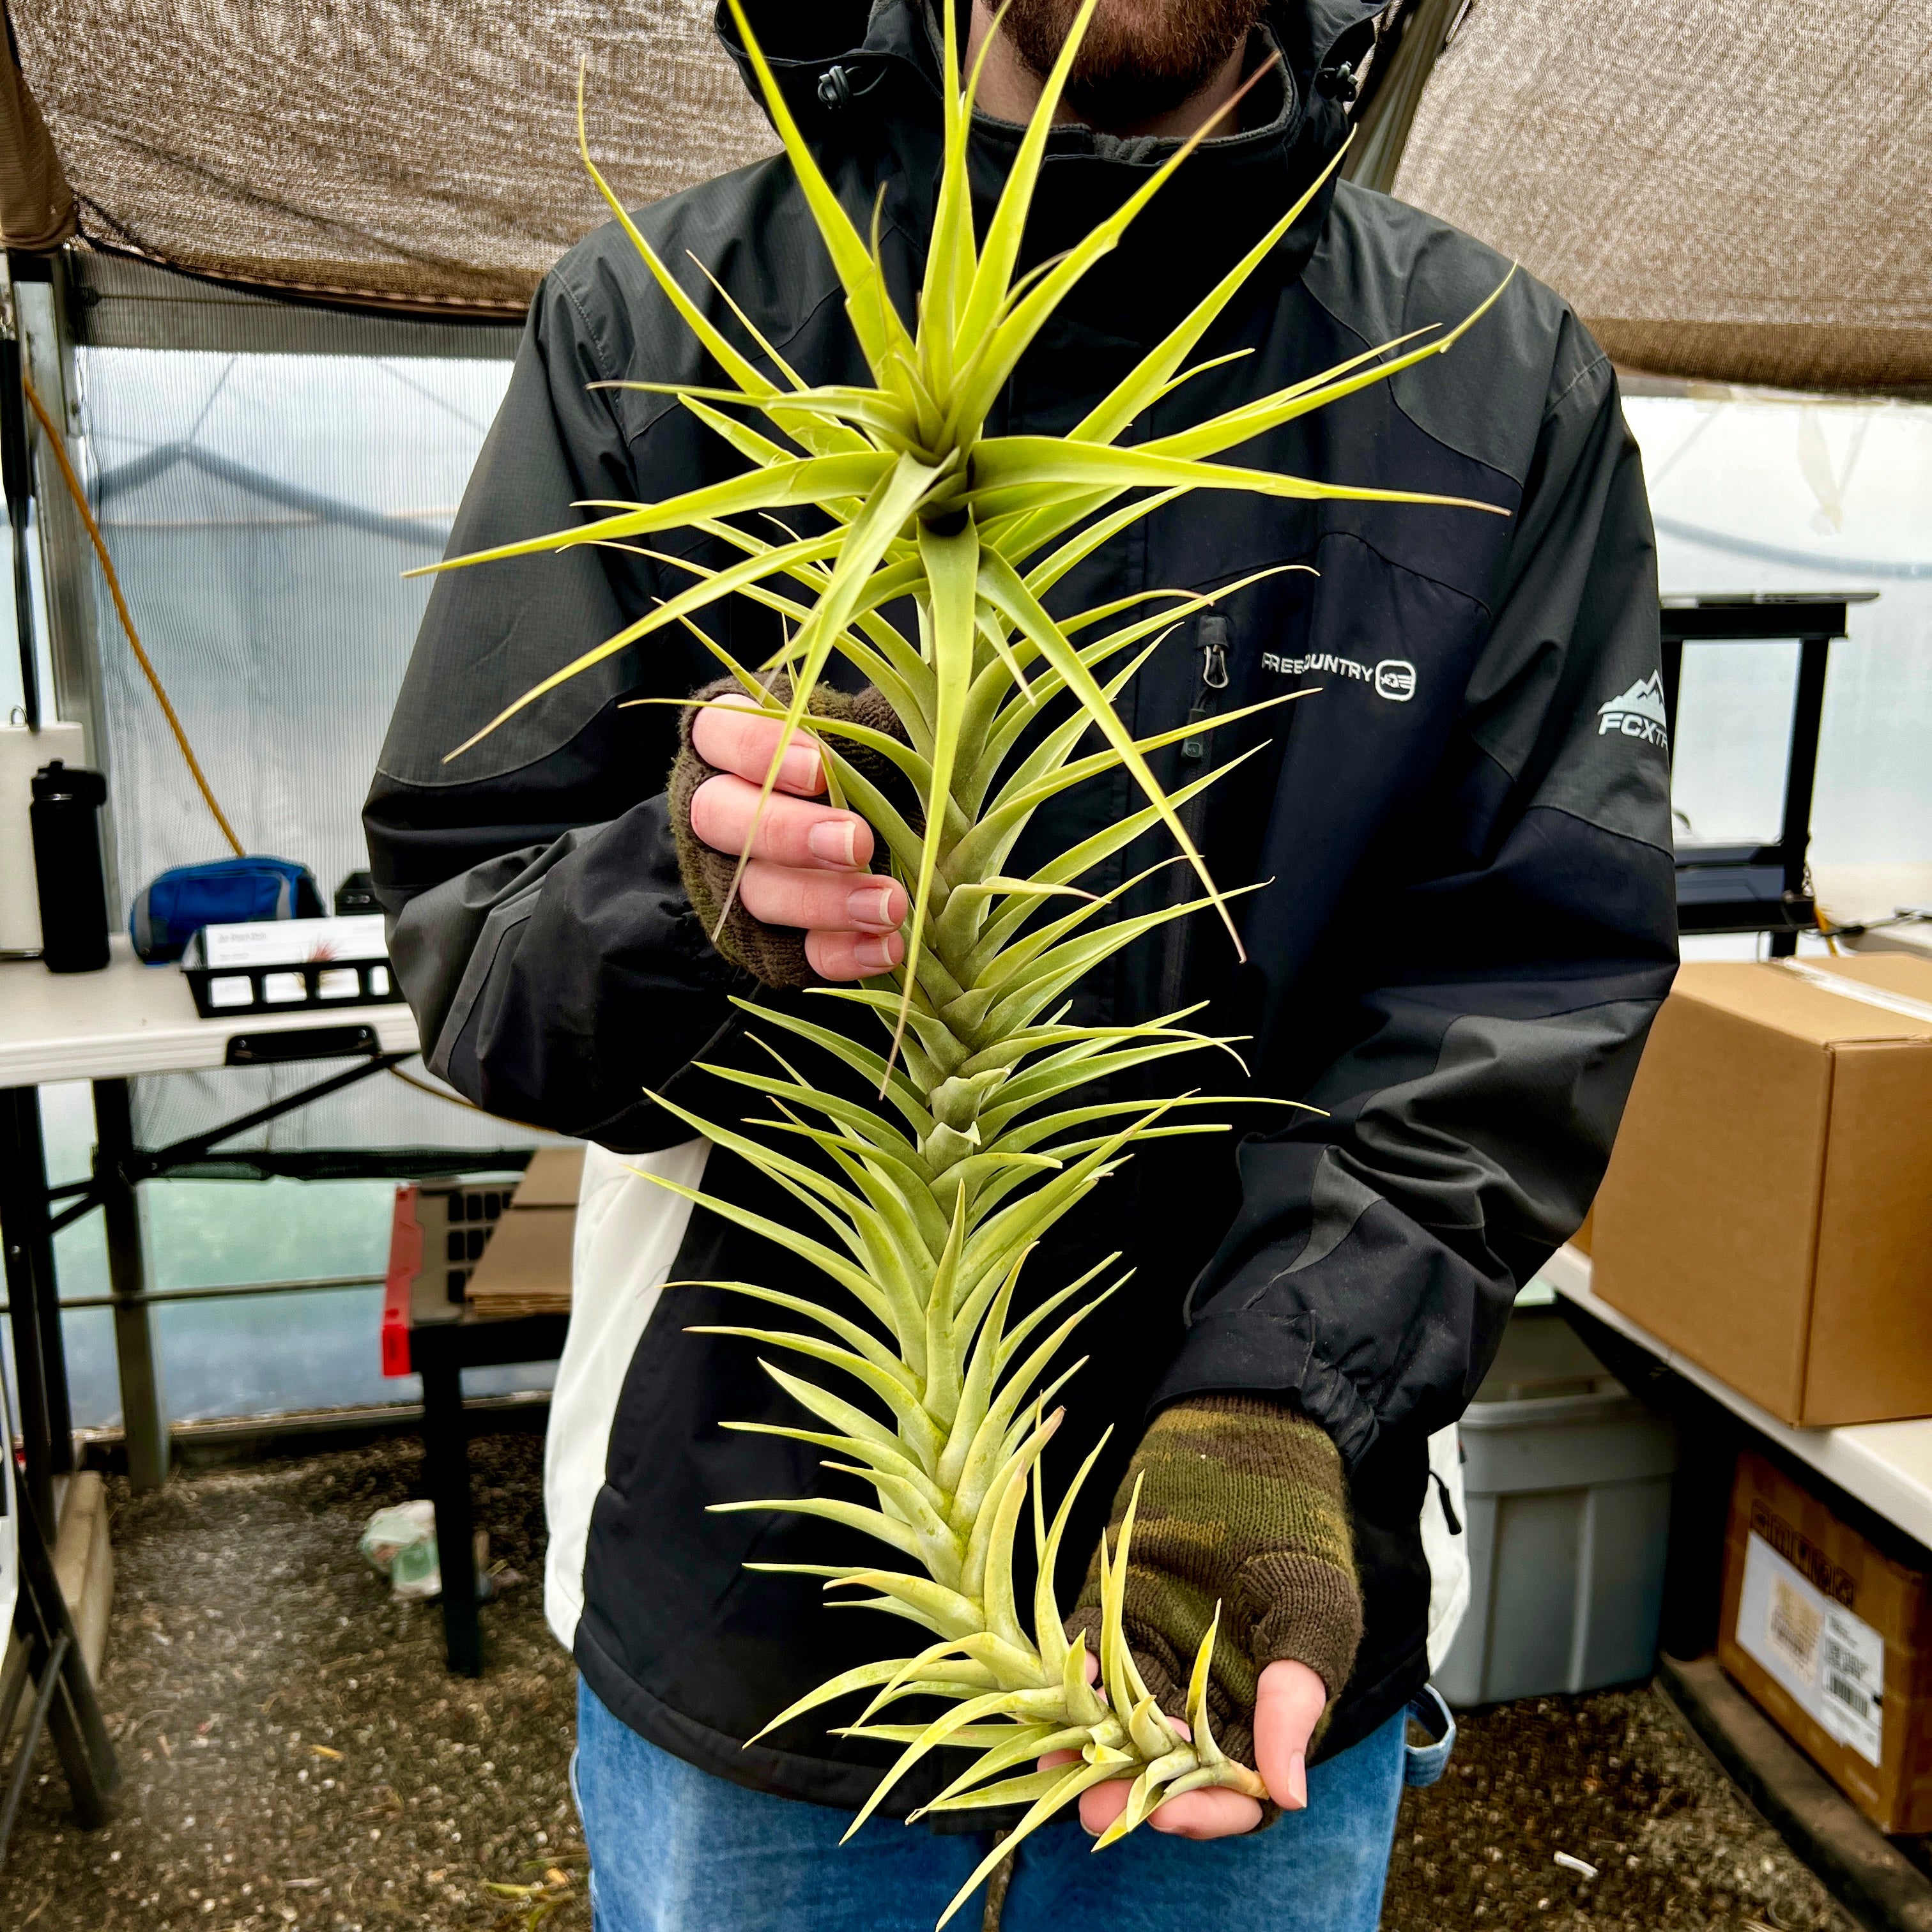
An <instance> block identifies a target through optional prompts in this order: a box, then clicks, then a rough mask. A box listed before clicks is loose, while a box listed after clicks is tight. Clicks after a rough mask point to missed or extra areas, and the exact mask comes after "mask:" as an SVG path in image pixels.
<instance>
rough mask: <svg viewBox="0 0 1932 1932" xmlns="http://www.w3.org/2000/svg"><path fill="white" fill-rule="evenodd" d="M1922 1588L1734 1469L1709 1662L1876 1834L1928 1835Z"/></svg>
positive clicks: (1921, 1579) (1927, 1634)
mask: <svg viewBox="0 0 1932 1932" xmlns="http://www.w3.org/2000/svg"><path fill="white" fill-rule="evenodd" d="M1927 1581H1928V1580H1927V1577H1926V1575H1925V1574H1924V1572H1923V1571H1918V1570H1912V1569H1908V1568H1906V1567H1905V1566H1904V1565H1902V1564H1900V1563H1896V1562H1893V1561H1892V1560H1891V1559H1890V1558H1889V1557H1888V1556H1885V1555H1883V1554H1882V1553H1881V1552H1880V1551H1879V1550H1877V1549H1876V1548H1875V1547H1873V1545H1872V1544H1870V1543H1868V1542H1867V1541H1866V1540H1865V1539H1864V1538H1863V1537H1862V1536H1861V1535H1859V1534H1858V1532H1857V1531H1855V1530H1854V1529H1851V1528H1850V1527H1849V1526H1848V1525H1846V1524H1845V1523H1841V1521H1840V1520H1838V1517H1836V1516H1835V1515H1834V1514H1832V1511H1830V1510H1829V1509H1828V1508H1826V1506H1825V1505H1824V1504H1823V1503H1822V1502H1820V1501H1819V1500H1818V1499H1817V1497H1816V1496H1813V1495H1812V1494H1811V1492H1810V1491H1809V1490H1806V1489H1805V1488H1803V1487H1801V1486H1800V1485H1799V1484H1797V1483H1796V1482H1793V1481H1792V1480H1791V1479H1790V1478H1789V1477H1787V1476H1785V1475H1781V1474H1780V1473H1779V1472H1778V1470H1776V1469H1774V1468H1773V1467H1772V1465H1771V1464H1770V1463H1768V1462H1766V1460H1764V1459H1763V1457H1760V1456H1756V1455H1752V1454H1745V1455H1744V1456H1742V1457H1739V1460H1738V1478H1737V1483H1736V1487H1734V1488H1733V1490H1732V1492H1731V1516H1730V1530H1729V1532H1728V1533H1727V1535H1726V1537H1725V1539H1724V1612H1723V1617H1722V1621H1721V1624H1720V1625H1719V1628H1718V1661H1719V1663H1721V1664H1722V1665H1723V1666H1724V1669H1725V1670H1726V1671H1727V1672H1728V1673H1730V1676H1732V1677H1733V1678H1734V1679H1736V1681H1737V1682H1739V1684H1740V1685H1742V1686H1743V1687H1744V1688H1745V1691H1748V1693H1749V1694H1750V1695H1751V1697H1753V1698H1754V1699H1755V1700H1757V1703H1759V1704H1760V1705H1762V1706H1763V1708H1764V1709H1766V1711H1767V1712H1769V1713H1770V1715H1772V1718H1775V1720H1776V1721H1777V1722H1778V1724H1779V1725H1780V1726H1781V1727H1782V1728H1783V1729H1784V1730H1785V1731H1786V1732H1787V1733H1788V1734H1789V1735H1790V1737H1791V1739H1793V1742H1795V1743H1796V1744H1798V1745H1801V1746H1802V1748H1804V1750H1805V1751H1806V1752H1807V1753H1808V1754H1810V1756H1811V1757H1813V1758H1814V1759H1815V1760H1817V1763H1818V1764H1819V1766H1820V1767H1821V1768H1822V1769H1823V1770H1824V1771H1825V1772H1826V1773H1827V1774H1828V1775H1829V1776H1830V1778H1832V1781H1833V1782H1834V1783H1835V1784H1837V1786H1838V1788H1839V1790H1841V1791H1842V1792H1843V1793H1844V1794H1845V1796H1846V1797H1848V1798H1849V1799H1850V1800H1851V1801H1852V1803H1853V1804H1854V1805H1856V1806H1857V1807H1858V1809H1859V1810H1860V1811H1862V1812H1863V1813H1864V1814H1865V1816H1866V1817H1867V1818H1869V1819H1870V1820H1871V1821H1872V1823H1873V1824H1874V1825H1876V1826H1878V1828H1879V1830H1881V1831H1882V1832H1924V1831H1927V1830H1932V1593H1928V1590H1927Z"/></svg>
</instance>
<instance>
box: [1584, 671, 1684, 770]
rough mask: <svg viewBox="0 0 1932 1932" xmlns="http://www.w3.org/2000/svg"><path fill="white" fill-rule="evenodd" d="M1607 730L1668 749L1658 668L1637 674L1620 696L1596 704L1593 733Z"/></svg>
mask: <svg viewBox="0 0 1932 1932" xmlns="http://www.w3.org/2000/svg"><path fill="white" fill-rule="evenodd" d="M1611 732H1615V733H1618V734H1619V735H1620V736H1623V737H1625V738H1636V739H1640V740H1642V742H1643V743H1645V744H1646V745H1661V746H1662V747H1663V748H1664V749H1665V750H1669V748H1670V733H1669V731H1668V730H1666V728H1665V724H1664V678H1663V676H1662V674H1661V673H1660V672H1657V671H1652V673H1651V674H1650V675H1649V676H1648V677H1646V678H1640V679H1638V680H1637V682H1636V683H1634V685H1631V688H1629V690H1628V691H1625V692H1624V693H1623V694H1622V696H1621V697H1613V698H1612V699H1611V700H1610V702H1609V703H1607V704H1600V705H1598V706H1597V736H1598V737H1600V738H1601V737H1603V736H1604V735H1605V734H1606V733H1611Z"/></svg>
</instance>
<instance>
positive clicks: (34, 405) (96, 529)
mask: <svg viewBox="0 0 1932 1932" xmlns="http://www.w3.org/2000/svg"><path fill="white" fill-rule="evenodd" d="M20 387H21V388H22V389H23V390H25V391H26V397H27V402H28V407H31V409H32V410H33V412H34V415H35V416H37V417H38V418H39V419H40V430H41V433H42V434H43V435H44V436H45V437H46V440H47V447H48V448H49V449H51V450H52V452H53V455H54V460H55V462H56V463H58V464H59V465H60V473H61V476H62V479H63V480H64V481H65V483H66V484H67V490H68V495H69V496H71V497H72V498H73V499H74V508H76V509H77V510H78V511H80V520H81V521H82V522H83V523H85V524H86V526H87V534H88V535H89V537H91V538H92V539H93V541H94V553H95V556H98V558H100V559H101V574H102V576H104V577H106V578H107V588H108V591H109V593H110V595H112V596H113V599H114V608H115V611H116V612H117V613H118V614H119V616H120V619H121V629H122V630H124V631H126V632H127V643H128V645H129V647H130V649H132V650H133V653H134V661H135V662H136V664H139V666H140V667H141V674H142V676H143V677H145V679H147V680H148V689H149V690H151V691H153V693H154V701H155V702H156V703H157V704H159V705H160V707H161V715H162V716H163V717H164V718H166V720H167V721H168V729H169V730H170V731H172V733H174V734H175V743H176V744H177V745H179V746H180V747H181V756H182V757H184V758H185V759H186V760H187V769H188V775H189V776H190V778H193V780H194V782H195V786H196V789H197V790H199V792H200V793H201V795H202V799H204V800H205V802H206V804H207V806H208V810H209V811H211V812H213V813H214V822H215V823H216V824H217V825H218V826H220V827H221V835H222V837H223V838H226V840H227V841H228V844H229V850H232V851H233V853H234V854H235V856H236V858H238V859H239V858H241V857H242V856H244V855H245V853H246V851H247V849H248V848H247V847H245V846H244V845H243V844H242V841H241V840H240V839H239V838H236V835H235V828H234V826H232V825H231V824H229V822H228V814H226V812H225V811H223V810H222V808H220V805H217V804H216V803H215V802H214V792H213V791H212V790H210V788H209V787H208V774H207V773H206V772H204V771H203V770H202V768H201V760H199V758H197V757H196V756H195V754H194V747H193V745H190V743H189V742H188V741H187V732H186V731H185V730H183V729H182V728H181V719H180V718H179V717H178V716H177V715H175V707H174V706H173V705H172V703H169V699H168V694H167V691H166V689H165V688H163V685H162V683H161V679H160V673H159V672H158V671H157V670H155V668H154V660H153V659H152V658H150V657H149V656H148V653H147V651H146V649H145V647H144V646H142V642H141V639H140V634H139V632H138V631H136V630H135V628H134V619H133V615H132V613H130V611H129V610H128V608H127V598H125V597H124V595H122V594H121V580H120V578H119V577H118V576H116V575H115V571H114V559H113V558H112V557H110V556H109V555H108V554H107V543H106V541H105V540H104V538H102V536H101V526H100V525H99V524H98V523H96V522H95V520H94V512H93V511H92V509H91V508H89V505H88V501H87V493H86V491H85V490H83V489H82V488H81V487H80V478H79V477H78V476H77V475H75V474H74V465H73V464H72V463H71V462H69V461H68V454H67V446H66V445H65V443H63V442H62V440H61V433H60V431H58V429H56V428H55V427H54V419H53V418H52V416H49V415H48V413H47V410H46V404H44V403H43V402H42V401H40V398H39V396H38V395H36V394H35V393H34V386H33V384H32V383H30V382H29V381H28V380H27V377H26V373H25V372H24V371H23V372H22V374H21V377H20Z"/></svg>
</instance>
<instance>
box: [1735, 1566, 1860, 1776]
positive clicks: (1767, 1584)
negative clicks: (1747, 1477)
mask: <svg viewBox="0 0 1932 1932" xmlns="http://www.w3.org/2000/svg"><path fill="white" fill-rule="evenodd" d="M1737 1640H1738V1643H1739V1646H1740V1647H1741V1648H1742V1649H1744V1650H1745V1651H1746V1652H1748V1653H1749V1654H1750V1655H1751V1656H1753V1657H1754V1658H1757V1661H1758V1662H1759V1663H1760V1664H1763V1666H1764V1667H1765V1669H1766V1670H1768V1671H1769V1672H1770V1673H1771V1674H1772V1676H1773V1677H1775V1678H1776V1679H1777V1680H1778V1682H1779V1683H1780V1684H1781V1685H1784V1688H1785V1689H1786V1690H1787V1691H1790V1694H1791V1695H1792V1697H1793V1698H1794V1699H1795V1700H1796V1702H1797V1703H1798V1704H1799V1707H1800V1708H1801V1709H1802V1710H1804V1712H1805V1713H1806V1715H1808V1716H1809V1717H1811V1718H1813V1719H1814V1720H1815V1721H1817V1724H1819V1726H1820V1727H1821V1728H1822V1729H1823V1730H1824V1731H1825V1733H1826V1735H1827V1736H1830V1737H1832V1738H1835V1739H1837V1741H1838V1742H1839V1743H1840V1744H1843V1745H1849V1746H1850V1747H1851V1748H1852V1750H1853V1751H1856V1752H1857V1753H1858V1755H1859V1757H1861V1758H1863V1759H1864V1760H1865V1761H1866V1762H1867V1763H1869V1764H1873V1765H1876V1764H1877V1763H1879V1761H1880V1760H1882V1758H1883V1757H1884V1755H1885V1712H1884V1694H1885V1640H1884V1638H1883V1637H1881V1636H1879V1634H1878V1632H1877V1631H1875V1630H1873V1628H1872V1627H1871V1625H1870V1624H1868V1623H1867V1622H1864V1620H1863V1619H1861V1618H1859V1617H1855V1616H1853V1615H1852V1613H1851V1612H1850V1611H1849V1610H1846V1608H1845V1607H1844V1606H1843V1604H1838V1603H1835V1602H1834V1601H1832V1598H1829V1597H1828V1596H1826V1594H1825V1593H1824V1592H1823V1591H1822V1590H1820V1589H1819V1588H1818V1587H1817V1585H1816V1584H1814V1583H1812V1582H1811V1580H1810V1579H1809V1578H1808V1577H1805V1576H1804V1575H1802V1574H1800V1572H1799V1571H1798V1570H1797V1568H1796V1567H1795V1566H1794V1565H1792V1564H1790V1563H1789V1562H1787V1561H1786V1560H1785V1559H1784V1558H1783V1557H1782V1556H1780V1555H1779V1554H1778V1552H1777V1551H1776V1550H1774V1549H1772V1547H1771V1545H1770V1544H1768V1543H1767V1542H1766V1541H1765V1540H1764V1538H1763V1537H1761V1536H1760V1535H1758V1534H1757V1532H1756V1531H1755V1530H1754V1531H1752V1532H1751V1535H1750V1537H1749V1538H1748V1541H1747V1542H1746V1544H1745V1581H1744V1590H1743V1593H1742V1595H1741V1597H1740V1598H1739V1603H1738V1628H1737Z"/></svg>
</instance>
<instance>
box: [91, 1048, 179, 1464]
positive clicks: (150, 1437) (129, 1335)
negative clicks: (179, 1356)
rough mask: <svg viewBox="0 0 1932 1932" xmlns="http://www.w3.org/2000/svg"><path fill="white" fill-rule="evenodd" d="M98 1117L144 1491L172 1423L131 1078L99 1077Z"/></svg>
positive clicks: (124, 1416) (130, 1434)
mask: <svg viewBox="0 0 1932 1932" xmlns="http://www.w3.org/2000/svg"><path fill="white" fill-rule="evenodd" d="M94 1122H95V1136H96V1145H95V1152H94V1177H95V1190H96V1192H97V1193H98V1196H99V1198H100V1202H101V1220H102V1221H103V1222H104V1224H105V1226H106V1229H107V1279H108V1283H109V1286H110V1287H111V1288H112V1289H113V1292H114V1355H115V1361H116V1363H117V1364H118V1367H119V1369H120V1372H121V1426H122V1427H123V1428H124V1430H126V1432H127V1480H128V1482H129V1484H130V1486H131V1487H133V1489H134V1490H135V1491H136V1493H139V1492H140V1491H142V1490H157V1489H159V1488H160V1487H161V1485H162V1484H163V1483H165V1482H166V1481H167V1479H168V1424H167V1407H166V1403H164V1402H163V1400H162V1395H161V1363H160V1352H159V1351H158V1350H157V1349H156V1347H155V1346H154V1310H152V1309H151V1308H150V1307H148V1301H147V1292H148V1262H147V1244H146V1243H145V1240H144V1239H143V1238H142V1229H141V1197H140V1195H139V1191H138V1190H137V1188H136V1184H135V1180H134V1172H135V1169H134V1157H135V1156H136V1152H137V1150H136V1148H135V1145H134V1124H133V1112H132V1109H131V1106H130V1101H129V1098H128V1094H127V1082H126V1081H124V1080H97V1081H95V1083H94Z"/></svg>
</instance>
